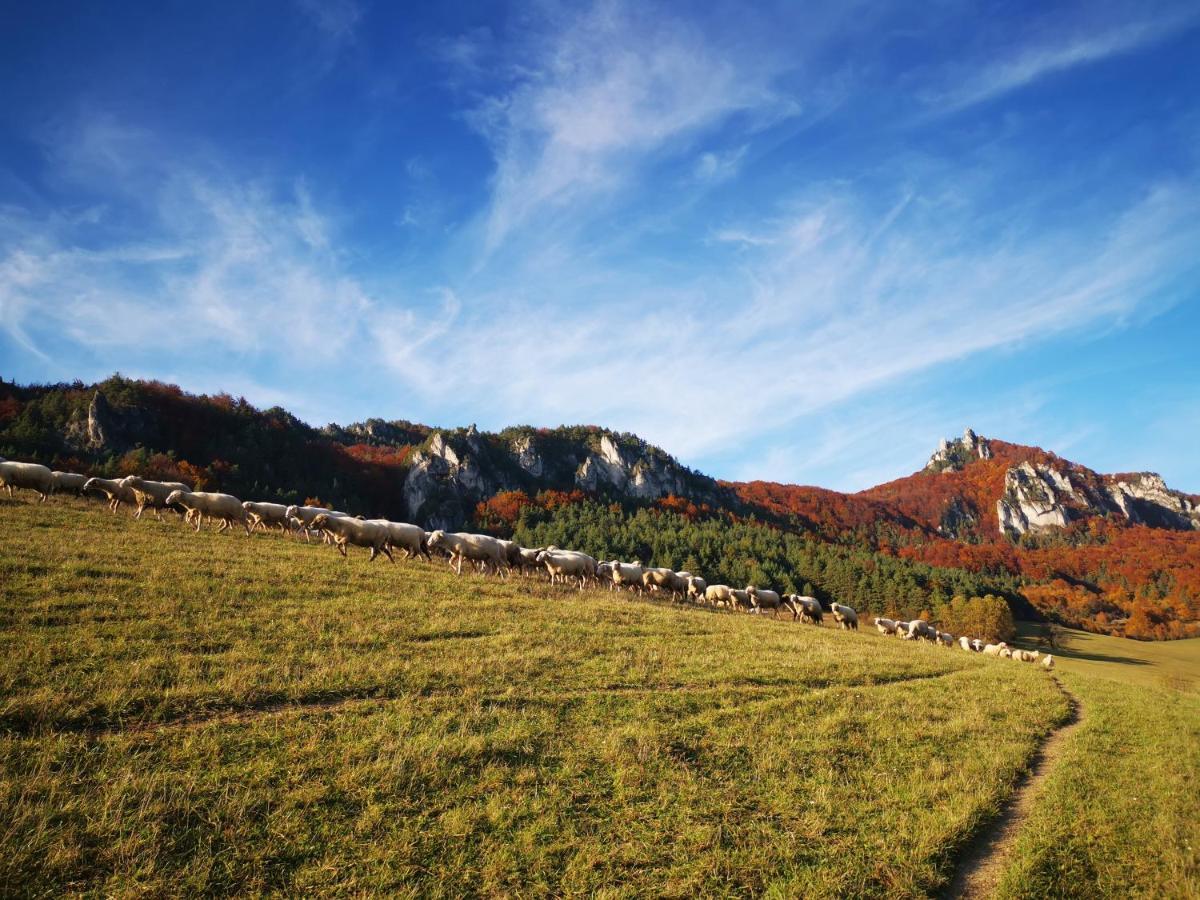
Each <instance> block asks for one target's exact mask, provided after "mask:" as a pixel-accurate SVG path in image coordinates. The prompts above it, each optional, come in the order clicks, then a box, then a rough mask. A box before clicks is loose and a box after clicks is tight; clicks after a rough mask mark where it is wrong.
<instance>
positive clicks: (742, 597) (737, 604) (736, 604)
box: [729, 588, 754, 610]
mask: <svg viewBox="0 0 1200 900" xmlns="http://www.w3.org/2000/svg"><path fill="white" fill-rule="evenodd" d="M729 604H730V606H732V607H733V609H734V610H738V609H745V610H751V609H753V608H754V604H753V603H751V602H750V594H749V593H748V592H747V591H746V590H744V589H743V590H738V589H737V588H730V590H729Z"/></svg>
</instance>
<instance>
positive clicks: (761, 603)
mask: <svg viewBox="0 0 1200 900" xmlns="http://www.w3.org/2000/svg"><path fill="white" fill-rule="evenodd" d="M746 594H747V595H748V596H749V597H750V604H751V606H753V607H754V609H753V611H754V612H756V613H758V614H760V615H761V614H762V611H763V610H764V609H769V610H771V614H772V616H773V617H774V618H776V619H777V618H779V610H780V609H781V608H782V607H783V598H782V597H781V596H779V593H778V592H777V591H768V590H765V589H764V588H760V587H756V586H755V585H752V584H751V585H747V587H746Z"/></svg>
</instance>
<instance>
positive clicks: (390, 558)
mask: <svg viewBox="0 0 1200 900" xmlns="http://www.w3.org/2000/svg"><path fill="white" fill-rule="evenodd" d="M383 552H384V555H385V556H387V558H388V562H390V563H391V564H392V565H393V566H394V565H395V564H396V557H394V556H392V550H391V548H390V547H389V546H388V545H387V544H384V545H383Z"/></svg>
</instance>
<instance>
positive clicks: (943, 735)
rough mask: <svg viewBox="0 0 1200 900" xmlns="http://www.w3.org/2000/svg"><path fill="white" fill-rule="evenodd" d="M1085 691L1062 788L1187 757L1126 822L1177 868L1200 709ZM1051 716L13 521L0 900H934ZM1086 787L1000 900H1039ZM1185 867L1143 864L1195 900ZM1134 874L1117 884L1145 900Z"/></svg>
mask: <svg viewBox="0 0 1200 900" xmlns="http://www.w3.org/2000/svg"><path fill="white" fill-rule="evenodd" d="M1064 668H1065V663H1064ZM1085 677H1086V676H1083V675H1079V676H1076V675H1074V674H1073V673H1071V672H1066V673H1065V674H1064V678H1065V679H1069V681H1068V684H1070V685H1071V686H1072V689H1073V690H1075V689H1076V681H1078V692H1079V694H1080V696H1082V697H1083V698H1084V702H1085V704H1086V709H1087V714H1088V716H1089V718H1087V719H1085V726H1086V725H1089V724H1091V723H1097V725H1096V728H1097V729H1098V730H1099V731H1100V732H1101V733H1100V734H1099V735H1098V736H1096V738H1095V740H1091V739H1089V740H1088V741H1087V742H1082V741H1081V742H1080V746H1079V747H1078V748H1075V749H1076V750H1077V751H1078V754H1079V760H1080V761H1079V762H1078V764H1076V765H1074V766H1073V767H1072V771H1075V772H1079V773H1082V772H1084V771H1086V772H1088V773H1092V774H1089V778H1090V779H1091V780H1096V779H1100V778H1102V777H1103V771H1102V770H1101V769H1100V768H1099V765H1098V763H1099V755H1101V754H1106V753H1113V752H1114V751H1113V746H1114V744H1113V742H1114V741H1116V742H1117V743H1118V744H1120V745H1121V746H1127V747H1129V748H1130V749H1132V750H1134V751H1135V752H1136V751H1137V750H1139V749H1141V750H1146V749H1147V748H1151V749H1152V750H1154V751H1159V750H1161V751H1162V752H1164V753H1166V752H1169V753H1172V754H1176V755H1177V758H1174V761H1173V762H1172V763H1171V764H1170V765H1166V766H1162V765H1160V767H1159V770H1160V772H1161V777H1157V776H1156V777H1155V778H1153V779H1149V778H1143V780H1142V782H1141V783H1143V784H1145V785H1146V787H1145V788H1144V790H1143V795H1142V796H1141V798H1140V800H1139V801H1138V803H1137V804H1134V803H1132V802H1130V803H1123V805H1122V806H1121V807H1120V814H1121V818H1120V821H1121V822H1122V823H1125V822H1128V823H1129V824H1130V825H1131V826H1140V825H1146V826H1150V827H1153V826H1155V825H1158V826H1165V825H1173V826H1174V827H1176V828H1177V829H1178V830H1179V832H1180V834H1181V835H1183V836H1184V837H1187V836H1188V835H1191V837H1192V846H1195V840H1194V837H1195V824H1194V823H1195V821H1196V820H1195V818H1194V817H1193V818H1192V820H1191V823H1190V825H1189V822H1188V819H1187V817H1188V816H1189V815H1190V814H1191V812H1192V811H1193V810H1194V808H1195V807H1194V802H1195V801H1194V797H1195V795H1196V791H1195V787H1196V782H1195V779H1196V772H1197V765H1198V763H1197V760H1196V758H1195V757H1196V754H1195V748H1196V746H1198V745H1197V744H1196V743H1195V728H1196V723H1197V711H1196V708H1195V705H1194V704H1191V705H1189V703H1190V702H1191V700H1190V699H1189V700H1188V702H1186V703H1185V702H1182V701H1181V702H1180V703H1178V704H1175V705H1173V706H1172V705H1168V706H1167V707H1165V708H1164V709H1163V711H1162V712H1161V715H1160V714H1159V713H1158V712H1156V713H1155V714H1154V716H1150V717H1146V716H1145V715H1143V712H1144V711H1139V710H1138V709H1137V708H1136V707H1137V705H1136V704H1133V705H1132V706H1133V709H1132V712H1131V711H1130V709H1129V708H1128V704H1127V705H1126V706H1122V705H1121V702H1122V701H1121V700H1120V697H1119V696H1118V697H1114V696H1112V694H1113V691H1116V690H1117V688H1113V689H1111V690H1107V691H1106V690H1105V689H1100V688H1097V689H1095V690H1094V691H1092V692H1091V693H1088V691H1090V690H1091V689H1090V688H1089V687H1086V686H1085V684H1084V679H1085ZM1089 684H1090V682H1089ZM1105 684H1107V682H1106V683H1105ZM1127 690H1134V689H1133V688H1128V689H1127ZM1137 690H1142V689H1141V688H1137ZM1163 693H1164V695H1165V696H1170V697H1184V698H1192V699H1194V698H1193V695H1186V694H1183V693H1181V692H1179V691H1173V690H1168V691H1165V692H1163ZM1093 707H1096V708H1097V709H1099V708H1101V707H1107V708H1111V709H1112V710H1114V712H1113V714H1112V719H1113V721H1112V723H1111V724H1110V725H1108V726H1106V727H1105V728H1100V727H1099V725H1100V723H1101V722H1102V719H1101V718H1100V717H1099V716H1098V715H1093ZM1150 708H1152V709H1158V707H1154V706H1151V707H1150ZM1066 715H1067V702H1066V699H1065V697H1064V695H1063V694H1062V693H1061V692H1060V690H1059V689H1058V687H1057V686H1056V685H1055V683H1054V682H1053V681H1052V680H1051V679H1050V678H1049V677H1047V676H1046V674H1045V673H1044V672H1042V671H1040V670H1039V669H1038V668H1036V667H1034V666H1028V665H1023V664H1017V663H1012V662H1009V661H1004V660H991V659H983V658H980V657H978V656H975V655H972V654H966V653H962V652H961V651H958V650H948V649H944V648H940V647H934V646H928V645H921V646H913V645H911V644H908V643H902V642H900V641H896V640H894V639H885V638H880V637H878V636H877V635H875V634H872V633H862V634H846V633H841V632H837V631H834V630H833V629H831V628H814V627H811V626H801V625H797V624H793V623H792V622H790V621H785V620H783V619H780V620H779V621H773V620H771V619H759V618H758V617H752V616H746V615H733V614H727V613H723V612H714V611H710V610H703V609H693V608H679V607H671V606H670V605H668V604H657V603H648V602H642V601H630V600H627V599H624V598H623V597H618V596H615V595H611V594H609V593H607V592H588V593H585V594H582V595H581V594H579V593H578V592H574V591H569V590H556V589H551V588H550V587H549V586H548V585H546V584H545V583H542V582H537V581H532V580H525V579H519V578H515V579H513V580H511V581H509V582H501V581H498V580H494V579H485V578H483V577H482V576H474V575H472V576H464V577H463V578H461V579H457V578H455V577H454V576H453V574H452V573H450V572H449V571H448V570H447V568H446V567H445V565H444V564H429V563H414V562H402V563H400V564H398V565H396V566H391V565H389V564H388V563H387V562H386V561H376V562H375V563H372V564H368V563H367V561H366V554H365V551H360V552H359V553H354V552H353V551H352V553H351V557H350V559H349V560H343V559H341V558H340V557H338V556H337V555H336V553H335V552H334V551H332V550H331V549H330V548H327V547H323V546H320V545H316V544H314V545H305V544H304V543H303V542H300V541H295V540H288V539H284V538H281V537H278V536H264V535H256V536H255V537H254V538H251V539H247V538H246V537H245V536H244V535H217V534H214V533H212V532H210V531H207V530H206V531H205V532H203V533H201V534H193V533H191V532H190V531H188V530H185V529H184V528H183V527H182V526H181V525H180V524H179V523H178V521H177V520H170V521H165V522H156V521H154V520H149V521H141V522H133V521H131V520H130V519H129V518H128V517H125V516H115V517H114V516H111V515H109V514H108V513H106V512H104V511H103V510H102V509H100V508H99V507H98V505H96V504H93V505H91V506H90V507H89V506H86V505H85V504H83V503H81V502H77V501H62V500H55V501H52V502H50V503H47V504H44V505H40V506H35V505H33V504H31V503H29V502H21V501H17V502H9V501H0V758H2V762H0V822H2V823H3V824H2V825H0V829H2V836H0V892H3V893H4V894H6V895H11V894H22V895H61V894H63V893H102V894H115V895H129V894H135V893H137V894H143V893H151V894H178V893H195V892H208V893H221V894H228V893H255V892H285V893H293V894H297V893H310V892H314V891H325V892H338V893H383V892H387V893H397V894H401V895H422V896H424V895H433V896H461V895H463V894H486V895H497V894H506V895H507V894H519V895H523V896H528V895H545V894H555V895H578V894H600V895H604V896H644V895H656V896H695V895H698V894H703V895H711V894H722V895H733V894H738V895H743V894H747V893H768V894H771V895H774V896H798V895H803V896H815V897H821V896H827V897H834V896H838V897H842V896H850V895H855V896H927V895H929V894H930V893H936V892H937V891H938V890H939V889H940V888H941V887H942V886H943V885H944V884H945V883H946V882H947V881H948V879H949V877H950V875H951V874H952V871H953V867H954V864H955V861H956V857H957V854H958V852H959V849H960V848H961V847H962V846H963V845H964V844H965V842H966V841H967V840H969V838H970V835H971V834H972V833H973V832H974V830H975V829H976V828H977V827H978V825H979V823H980V822H981V821H983V820H985V819H986V818H987V817H988V816H990V815H991V814H992V813H994V811H995V810H996V809H998V808H999V807H1000V806H1001V805H1002V804H1003V803H1004V801H1005V799H1006V797H1007V796H1008V793H1009V791H1010V786H1011V785H1012V783H1013V782H1014V780H1015V779H1016V777H1017V776H1018V774H1019V773H1020V771H1021V770H1022V769H1023V767H1024V766H1025V764H1026V762H1027V760H1028V759H1029V757H1030V755H1031V754H1032V752H1033V751H1034V749H1035V747H1036V746H1037V744H1038V743H1039V742H1040V740H1041V739H1042V738H1043V737H1044V736H1045V735H1046V734H1047V733H1049V732H1050V731H1051V730H1052V729H1053V728H1055V727H1056V726H1057V725H1058V724H1059V723H1060V722H1062V721H1063V720H1064V718H1065V717H1066ZM1143 720H1144V721H1145V722H1147V724H1146V725H1145V726H1144V727H1141V726H1137V727H1134V725H1132V724H1131V722H1137V721H1143ZM1180 723H1184V724H1185V725H1186V726H1187V727H1190V728H1191V729H1192V731H1191V733H1190V736H1189V734H1188V733H1187V732H1186V731H1183V732H1179V731H1178V726H1179V724H1180ZM1172 727H1175V728H1176V729H1177V730H1176V732H1171V729H1172ZM1114 730H1115V733H1116V737H1114ZM1126 732H1129V733H1135V732H1136V734H1137V735H1138V736H1139V740H1141V742H1142V743H1140V744H1139V743H1137V741H1130V742H1129V743H1128V744H1123V743H1121V742H1122V741H1123V740H1125V739H1124V738H1122V737H1121V735H1122V734H1125V733H1126ZM1080 733H1081V734H1084V733H1086V732H1084V729H1083V728H1081V729H1080ZM1170 734H1174V737H1173V738H1172V739H1171V742H1168V737H1170ZM1189 740H1190V741H1191V743H1190V745H1189V743H1188V742H1189ZM1189 746H1190V749H1191V750H1192V753H1191V754H1190V755H1189V754H1188V753H1187V752H1186V751H1187V749H1188V748H1189ZM1181 748H1182V749H1183V751H1184V752H1182V753H1179V752H1178V751H1180V749H1181ZM1105 763H1106V765H1108V766H1109V767H1111V766H1128V767H1130V775H1129V778H1134V777H1135V776H1134V774H1132V773H1133V771H1135V770H1134V769H1133V768H1132V767H1134V766H1138V765H1139V764H1141V763H1142V761H1141V760H1137V759H1130V758H1127V757H1124V756H1121V755H1120V754H1119V753H1118V754H1117V755H1116V756H1115V758H1108V759H1106V760H1105ZM1056 773H1057V770H1056ZM1179 777H1186V778H1190V779H1191V782H1190V784H1191V788H1192V790H1191V792H1190V795H1189V796H1187V797H1185V796H1183V795H1182V794H1181V793H1180V792H1179V791H1176V790H1175V787H1177V785H1175V783H1174V781H1173V780H1172V779H1175V778H1179ZM1088 784H1090V782H1081V781H1079V779H1078V778H1073V777H1072V776H1071V773H1066V775H1065V776H1064V783H1063V785H1062V786H1061V787H1060V788H1059V789H1058V793H1055V794H1054V796H1053V798H1051V799H1052V800H1053V802H1051V800H1048V801H1047V805H1046V810H1047V816H1048V820H1047V822H1045V823H1041V824H1039V827H1038V830H1037V831H1036V833H1033V832H1032V829H1031V834H1030V835H1028V837H1029V840H1028V841H1027V842H1026V844H1027V846H1026V845H1022V851H1021V856H1020V858H1019V859H1018V860H1017V864H1020V865H1021V866H1023V868H1018V865H1017V864H1014V868H1013V870H1012V871H1010V877H1009V880H1008V881H1006V882H1005V885H1006V890H1008V892H1009V893H1010V894H1013V895H1020V894H1021V885H1023V884H1026V883H1029V881H1030V879H1031V878H1032V875H1033V874H1036V875H1037V876H1038V877H1039V878H1042V882H1040V883H1044V884H1053V883H1055V882H1054V879H1055V878H1057V877H1058V873H1059V872H1060V868H1061V866H1060V863H1061V860H1059V859H1058V858H1057V857H1056V856H1055V853H1054V852H1053V848H1054V846H1055V845H1054V842H1053V841H1054V838H1055V835H1056V831H1055V829H1056V828H1057V827H1059V825H1060V823H1059V822H1057V821H1056V820H1055V819H1054V818H1053V816H1054V814H1055V812H1056V811H1061V810H1066V809H1069V808H1070V806H1069V803H1070V802H1071V800H1072V798H1073V797H1078V794H1079V791H1080V790H1083V789H1084V788H1085V787H1088ZM1088 790H1090V791H1091V796H1093V799H1094V800H1095V802H1097V803H1100V804H1101V805H1100V807H1099V813H1101V814H1102V813H1103V812H1104V809H1105V808H1106V807H1105V806H1104V804H1105V803H1109V802H1112V800H1111V798H1110V799H1109V800H1105V799H1104V798H1105V797H1106V796H1107V795H1106V794H1105V792H1104V790H1100V791H1099V794H1098V796H1097V795H1096V793H1097V792H1096V789H1095V787H1094V786H1091V787H1089V788H1088ZM1049 793H1050V792H1049V791H1048V794H1049ZM1143 801H1146V802H1145V803H1144V804H1143ZM1139 804H1142V805H1139ZM1142 808H1153V809H1155V810H1156V812H1155V816H1156V817H1157V818H1155V819H1152V820H1151V819H1146V818H1143V819H1139V818H1137V810H1138V809H1142ZM1039 811H1040V810H1039ZM1068 825H1069V823H1068ZM1125 827H1126V826H1125V825H1124V824H1123V825H1121V828H1120V829H1117V830H1116V831H1114V833H1113V834H1112V835H1106V836H1105V837H1104V839H1103V841H1101V842H1100V843H1099V844H1098V845H1097V846H1096V848H1095V849H1096V851H1097V852H1101V851H1105V852H1116V853H1118V854H1121V853H1123V852H1124V851H1123V848H1122V846H1121V843H1120V838H1121V837H1122V836H1123V835H1124V834H1125V832H1124V830H1123V829H1124V828H1125ZM1189 829H1190V830H1189ZM1043 836H1044V839H1043ZM1023 837H1025V835H1023ZM1145 847H1146V841H1145V840H1142V841H1141V842H1137V843H1135V844H1133V845H1132V846H1131V852H1132V851H1137V852H1138V853H1144V852H1145ZM1187 852H1188V851H1187V850H1186V849H1183V848H1182V846H1177V845H1176V844H1174V843H1170V844H1169V845H1168V846H1166V847H1165V849H1164V850H1163V851H1162V852H1161V853H1160V854H1159V855H1158V856H1157V857H1155V858H1154V860H1153V862H1155V863H1156V864H1157V865H1159V867H1160V868H1162V869H1163V871H1166V872H1174V873H1175V874H1176V875H1177V876H1178V877H1179V879H1181V880H1180V883H1183V884H1187V883H1188V882H1187V881H1186V879H1187V878H1192V879H1193V882H1192V883H1194V879H1195V856H1194V854H1193V855H1192V856H1190V857H1189V856H1188V855H1187ZM1148 865H1149V863H1146V864H1145V865H1142V864H1140V863H1138V862H1137V861H1136V860H1131V861H1129V864H1128V865H1126V866H1125V867H1124V868H1122V869H1120V870H1119V871H1120V873H1121V875H1120V877H1124V878H1128V879H1141V881H1140V882H1138V881H1135V882H1130V883H1132V884H1133V885H1134V887H1135V888H1136V887H1137V886H1138V885H1139V884H1140V885H1144V886H1145V887H1146V890H1145V891H1144V893H1146V892H1153V889H1154V887H1155V886H1159V885H1162V884H1164V883H1165V882H1164V881H1163V880H1162V879H1163V878H1165V877H1166V876H1165V875H1164V876H1162V877H1158V878H1155V877H1154V876H1153V873H1151V872H1149V871H1148ZM1189 867H1190V868H1189ZM1084 874H1085V875H1087V873H1084ZM1072 877H1074V876H1072ZM1088 877H1090V878H1091V884H1093V885H1098V886H1100V887H1106V886H1107V883H1106V882H1104V881H1103V880H1102V879H1101V878H1100V877H1099V876H1098V875H1096V874H1095V873H1092V874H1091V875H1088ZM1010 882H1011V883H1012V885H1015V887H1013V886H1011V885H1010ZM1081 884H1083V883H1081ZM1081 890H1082V887H1081ZM1136 892H1137V891H1136V890H1134V891H1132V893H1136ZM1081 895H1084V894H1081Z"/></svg>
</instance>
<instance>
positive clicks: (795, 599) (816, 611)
mask: <svg viewBox="0 0 1200 900" xmlns="http://www.w3.org/2000/svg"><path fill="white" fill-rule="evenodd" d="M788 601H789V602H790V604H791V608H792V621H793V622H794V621H795V620H796V619H799V620H800V621H801V622H807V623H809V624H812V625H820V624H821V623H822V622H824V621H825V610H824V609H823V608H822V607H821V601H820V600H818V599H817V598H816V597H806V596H802V595H801V594H788Z"/></svg>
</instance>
